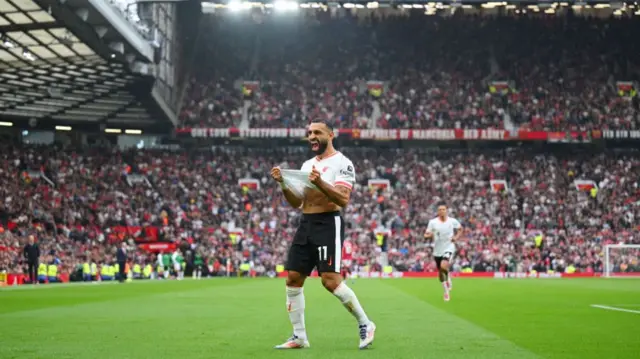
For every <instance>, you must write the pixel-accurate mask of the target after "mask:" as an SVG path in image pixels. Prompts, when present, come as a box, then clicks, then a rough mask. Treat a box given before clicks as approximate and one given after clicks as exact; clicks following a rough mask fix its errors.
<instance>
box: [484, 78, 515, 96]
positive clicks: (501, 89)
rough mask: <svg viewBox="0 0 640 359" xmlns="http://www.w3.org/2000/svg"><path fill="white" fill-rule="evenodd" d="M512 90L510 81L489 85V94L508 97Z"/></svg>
mask: <svg viewBox="0 0 640 359" xmlns="http://www.w3.org/2000/svg"><path fill="white" fill-rule="evenodd" d="M511 90H512V86H511V84H510V82H509V81H491V82H490V83H489V92H491V93H492V94H500V95H507V94H508V93H509V92H511Z"/></svg>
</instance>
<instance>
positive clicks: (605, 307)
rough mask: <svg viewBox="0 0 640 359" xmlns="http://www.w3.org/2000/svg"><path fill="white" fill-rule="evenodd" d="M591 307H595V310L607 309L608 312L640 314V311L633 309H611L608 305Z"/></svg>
mask: <svg viewBox="0 0 640 359" xmlns="http://www.w3.org/2000/svg"><path fill="white" fill-rule="evenodd" d="M591 307H593V308H600V309H606V310H614V311H617V312H626V313H635V314H640V310H632V309H624V308H616V307H610V306H608V305H599V304H591Z"/></svg>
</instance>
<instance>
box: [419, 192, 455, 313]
mask: <svg viewBox="0 0 640 359" xmlns="http://www.w3.org/2000/svg"><path fill="white" fill-rule="evenodd" d="M460 235H462V226H461V225H460V222H458V220H457V219H455V218H453V217H449V216H447V206H446V205H445V204H444V203H440V204H438V217H436V218H434V219H432V220H430V221H429V225H428V226H427V230H426V231H425V233H424V238H433V240H434V242H435V243H434V247H433V257H434V259H435V260H436V266H437V267H438V276H439V278H440V282H441V283H442V287H443V288H444V300H445V301H447V302H448V301H449V300H450V299H451V295H450V292H451V288H452V285H451V278H450V277H449V265H450V262H451V259H452V258H453V254H454V253H455V251H456V245H455V243H456V242H457V241H458V239H459V238H460Z"/></svg>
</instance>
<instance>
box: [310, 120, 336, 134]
mask: <svg viewBox="0 0 640 359" xmlns="http://www.w3.org/2000/svg"><path fill="white" fill-rule="evenodd" d="M311 123H321V124H323V125H325V126H327V128H328V129H329V131H331V132H333V125H332V124H331V122H329V121H327V120H323V119H321V118H316V119H313V120H311Z"/></svg>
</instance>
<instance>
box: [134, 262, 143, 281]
mask: <svg viewBox="0 0 640 359" xmlns="http://www.w3.org/2000/svg"><path fill="white" fill-rule="evenodd" d="M141 278H142V267H141V266H140V264H138V263H136V264H134V265H133V279H141Z"/></svg>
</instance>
